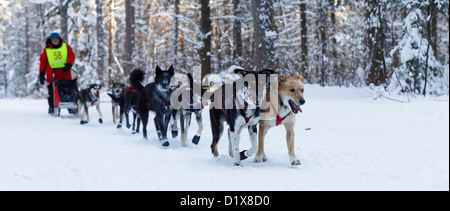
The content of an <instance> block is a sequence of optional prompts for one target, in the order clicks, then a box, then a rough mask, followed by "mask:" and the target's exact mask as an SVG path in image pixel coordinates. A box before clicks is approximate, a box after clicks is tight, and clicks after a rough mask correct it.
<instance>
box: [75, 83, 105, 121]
mask: <svg viewBox="0 0 450 211" xmlns="http://www.w3.org/2000/svg"><path fill="white" fill-rule="evenodd" d="M101 89H102V85H100V84H92V85H90V86H89V88H87V89H83V90H81V91H80V93H79V94H78V100H77V103H78V116H79V117H80V124H82V125H85V124H87V123H89V121H90V120H89V107H91V106H94V105H95V107H96V108H97V112H98V114H99V119H98V122H100V124H103V119H102V111H101V110H100V90H101Z"/></svg>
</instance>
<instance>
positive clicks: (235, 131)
mask: <svg viewBox="0 0 450 211" xmlns="http://www.w3.org/2000/svg"><path fill="white" fill-rule="evenodd" d="M234 72H235V73H236V74H240V75H242V76H244V77H245V76H247V75H250V76H252V75H253V76H255V77H254V79H255V80H253V81H252V80H250V81H244V79H239V80H238V81H235V82H234V83H233V84H228V85H227V84H225V85H223V86H222V87H221V88H220V89H218V90H216V91H215V92H214V94H213V95H212V96H211V101H212V102H211V105H210V111H209V112H210V120H211V129H212V134H213V141H212V145H211V151H212V153H213V155H214V156H215V157H218V156H219V152H218V150H217V144H218V143H219V140H220V138H221V137H222V134H223V129H224V124H223V122H224V121H225V122H227V124H228V125H229V130H228V140H229V142H230V145H229V154H230V156H231V157H233V158H234V161H235V163H234V165H235V166H241V160H245V159H247V158H248V157H250V156H252V155H253V154H255V153H256V152H257V149H258V146H257V139H258V137H257V135H258V134H257V125H258V123H259V120H260V117H261V116H260V115H261V105H262V102H263V100H264V97H261V96H265V94H266V91H268V89H269V81H270V80H269V76H270V75H271V74H274V71H273V70H263V71H245V70H242V69H236V70H235V71H234ZM259 75H261V76H265V79H266V80H265V83H264V80H260V77H258V76H259ZM231 90H232V93H230V92H231ZM251 90H253V91H255V93H256V94H254V95H253V94H251V92H252V91H251ZM226 92H227V93H226ZM260 93H261V94H260ZM258 96H260V97H258ZM245 128H247V129H248V131H249V134H250V140H251V144H252V147H251V148H250V150H248V151H247V150H245V151H242V152H239V139H240V134H241V131H242V130H243V129H245Z"/></svg>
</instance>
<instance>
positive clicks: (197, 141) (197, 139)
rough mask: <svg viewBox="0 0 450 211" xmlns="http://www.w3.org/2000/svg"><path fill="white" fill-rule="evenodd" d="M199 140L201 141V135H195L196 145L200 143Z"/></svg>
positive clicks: (193, 141)
mask: <svg viewBox="0 0 450 211" xmlns="http://www.w3.org/2000/svg"><path fill="white" fill-rule="evenodd" d="M199 142H200V136H199V135H195V136H194V138H192V143H193V144H195V145H198V143H199Z"/></svg>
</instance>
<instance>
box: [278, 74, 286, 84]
mask: <svg viewBox="0 0 450 211" xmlns="http://www.w3.org/2000/svg"><path fill="white" fill-rule="evenodd" d="M284 82H286V76H285V75H280V76H278V83H284Z"/></svg>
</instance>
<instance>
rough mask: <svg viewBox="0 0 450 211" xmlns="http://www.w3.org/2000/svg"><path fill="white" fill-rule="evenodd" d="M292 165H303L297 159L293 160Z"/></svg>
mask: <svg viewBox="0 0 450 211" xmlns="http://www.w3.org/2000/svg"><path fill="white" fill-rule="evenodd" d="M291 165H293V166H300V165H302V163H301V162H300V160H299V159H297V158H291Z"/></svg>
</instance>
